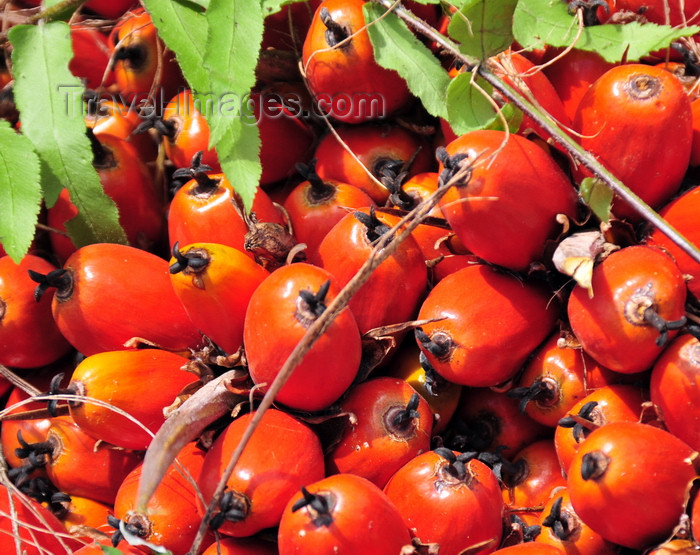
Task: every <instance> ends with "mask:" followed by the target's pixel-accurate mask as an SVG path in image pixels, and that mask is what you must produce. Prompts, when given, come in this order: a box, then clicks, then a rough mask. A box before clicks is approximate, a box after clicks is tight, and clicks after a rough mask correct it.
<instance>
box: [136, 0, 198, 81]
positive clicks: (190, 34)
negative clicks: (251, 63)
mask: <svg viewBox="0 0 700 555" xmlns="http://www.w3.org/2000/svg"><path fill="white" fill-rule="evenodd" d="M143 3H144V5H145V6H146V9H147V10H148V12H149V13H150V14H151V18H152V19H153V24H154V25H155V26H156V29H157V30H158V35H159V36H160V38H161V39H162V40H163V42H164V43H165V45H166V46H167V47H168V48H169V49H170V50H172V51H173V52H174V53H175V58H176V59H177V62H178V64H179V65H180V69H182V74H183V75H184V77H185V79H186V80H187V82H188V83H189V85H190V87H191V88H192V90H194V91H208V89H209V73H208V72H207V70H206V68H205V67H204V49H205V44H206V42H207V27H208V25H207V20H206V17H205V15H204V10H203V9H202V7H201V6H200V5H198V4H200V3H201V2H197V3H195V2H188V1H186V0H144V2H143Z"/></svg>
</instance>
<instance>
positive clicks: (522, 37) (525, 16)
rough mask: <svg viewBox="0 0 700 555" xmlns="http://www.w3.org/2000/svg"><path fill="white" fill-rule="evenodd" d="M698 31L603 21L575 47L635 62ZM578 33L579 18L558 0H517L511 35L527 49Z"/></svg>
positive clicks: (567, 40)
mask: <svg viewBox="0 0 700 555" xmlns="http://www.w3.org/2000/svg"><path fill="white" fill-rule="evenodd" d="M699 32H700V27H698V26H692V27H685V28H678V29H675V28H673V27H670V26H668V25H656V24H654V23H644V24H640V23H636V22H633V23H626V24H624V25H615V24H604V25H595V26H593V27H584V28H583V30H582V32H581V36H580V37H579V39H578V41H577V42H576V48H578V49H580V50H588V51H592V52H597V53H598V54H600V55H601V56H602V57H603V58H604V59H605V60H606V61H608V62H612V63H615V62H620V61H622V60H623V58H624V59H626V60H627V61H636V60H639V59H640V58H641V57H643V56H646V55H647V54H649V53H650V52H654V51H656V50H661V49H663V48H666V47H668V46H669V45H670V44H671V43H672V42H673V41H674V40H676V39H679V38H681V37H687V36H691V35H694V34H696V33H699ZM577 33H578V20H577V17H576V16H575V15H571V14H569V13H568V10H567V4H566V2H561V1H559V0H519V2H518V6H517V7H516V9H515V14H514V16H513V35H514V36H515V39H516V40H517V41H518V43H519V44H520V45H521V46H522V47H523V48H526V49H529V48H532V49H538V48H542V47H544V45H546V44H548V45H551V46H557V47H559V46H569V45H570V44H572V43H573V42H574V39H575V37H576V35H577Z"/></svg>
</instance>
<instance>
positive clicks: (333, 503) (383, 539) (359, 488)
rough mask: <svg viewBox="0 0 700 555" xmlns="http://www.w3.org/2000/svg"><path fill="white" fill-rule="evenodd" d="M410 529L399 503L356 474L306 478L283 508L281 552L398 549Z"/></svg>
mask: <svg viewBox="0 0 700 555" xmlns="http://www.w3.org/2000/svg"><path fill="white" fill-rule="evenodd" d="M410 544H411V535H410V533H409V530H408V527H407V526H406V524H405V523H404V521H403V518H402V517H401V514H400V513H399V511H398V509H397V508H396V506H395V505H394V503H392V501H391V500H390V499H389V498H388V497H387V496H386V494H385V493H384V492H382V490H381V489H379V488H378V487H377V486H375V485H374V484H373V483H372V482H370V481H369V480H366V479H365V478H362V477H361V476H355V475H354V474H334V475H332V476H328V477H326V478H323V479H321V480H318V481H316V482H313V483H307V484H306V486H305V487H303V488H302V490H301V493H297V494H296V495H294V496H293V497H292V498H291V499H290V500H289V503H288V504H287V506H286V507H285V509H284V513H283V514H282V519H281V521H280V525H279V529H278V534H277V545H278V547H279V553H280V555H292V554H299V555H301V554H302V553H305V554H309V555H312V554H317V555H321V554H325V553H333V554H336V555H354V554H356V553H366V554H367V555H380V554H382V553H387V554H388V553H400V552H401V549H402V548H403V547H404V546H407V545H410Z"/></svg>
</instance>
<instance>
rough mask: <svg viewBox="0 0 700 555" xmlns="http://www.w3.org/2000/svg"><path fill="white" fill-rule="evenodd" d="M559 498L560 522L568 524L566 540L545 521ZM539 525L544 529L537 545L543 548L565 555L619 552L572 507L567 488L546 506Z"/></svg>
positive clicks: (536, 539) (538, 537) (595, 554)
mask: <svg viewBox="0 0 700 555" xmlns="http://www.w3.org/2000/svg"><path fill="white" fill-rule="evenodd" d="M559 498H561V499H562V500H561V506H560V520H561V521H562V522H565V523H566V528H565V533H566V534H567V537H566V538H564V539H562V538H560V537H559V536H557V534H556V533H555V532H554V530H553V528H552V526H551V525H550V526H547V525H545V524H544V521H545V519H546V518H547V517H548V516H550V515H551V513H552V505H553V504H554V502H555V501H556V500H557V499H559ZM539 524H540V525H541V526H542V529H541V532H540V534H539V535H538V536H537V537H536V538H535V544H536V545H539V546H541V547H544V546H554V547H558V548H559V549H560V550H561V553H563V554H564V555H614V554H615V553H618V552H619V548H618V546H615V545H614V544H612V543H610V542H609V541H606V540H605V539H603V538H602V536H601V535H600V534H598V533H597V532H594V531H593V530H592V529H591V527H590V526H588V525H587V524H586V523H585V522H583V521H582V520H581V517H579V516H578V515H577V514H576V511H575V510H574V508H573V506H572V505H571V496H570V495H569V490H568V488H567V487H562V488H560V489H558V490H557V491H556V492H555V493H554V494H553V495H552V498H551V499H550V500H549V501H548V502H547V503H546V504H545V506H544V509H542V515H541V516H540V521H539Z"/></svg>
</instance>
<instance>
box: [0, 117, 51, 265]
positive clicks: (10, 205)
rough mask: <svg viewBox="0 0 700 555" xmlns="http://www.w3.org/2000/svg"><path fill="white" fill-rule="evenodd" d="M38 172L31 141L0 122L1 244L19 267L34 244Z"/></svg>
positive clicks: (36, 158)
mask: <svg viewBox="0 0 700 555" xmlns="http://www.w3.org/2000/svg"><path fill="white" fill-rule="evenodd" d="M39 172H40V169H39V157H38V156H37V155H36V153H35V152H34V147H33V146H32V144H31V142H29V140H28V139H27V138H26V137H24V136H23V135H20V134H19V133H17V132H16V131H15V130H14V129H12V127H11V126H10V124H9V123H8V122H7V121H6V120H0V243H2V246H3V248H4V249H5V252H6V253H7V254H8V255H10V257H11V258H12V260H14V261H15V262H16V263H18V264H19V261H20V260H21V259H22V257H24V255H25V254H27V251H28V250H29V247H30V246H31V244H32V240H33V239H34V232H35V230H36V227H35V226H36V223H37V220H38V215H39V210H40V209H41V179H40V173H39Z"/></svg>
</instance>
